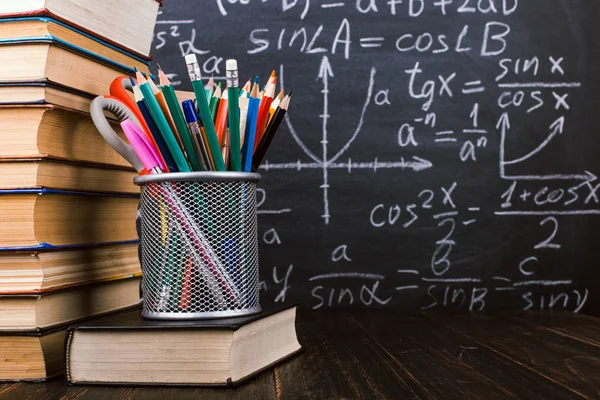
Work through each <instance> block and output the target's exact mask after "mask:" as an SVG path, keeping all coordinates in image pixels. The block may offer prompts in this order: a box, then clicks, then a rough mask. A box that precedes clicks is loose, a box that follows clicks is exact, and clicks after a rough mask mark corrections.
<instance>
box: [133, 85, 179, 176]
mask: <svg viewBox="0 0 600 400" xmlns="http://www.w3.org/2000/svg"><path fill="white" fill-rule="evenodd" d="M139 86H140V90H141V91H142V94H143V95H144V102H145V103H146V105H147V106H148V111H150V115H151V116H152V119H153V120H154V122H155V123H156V125H157V126H158V130H159V131H160V134H161V135H162V137H163V139H165V142H166V143H167V147H168V148H169V151H170V152H171V155H172V156H173V159H174V160H175V164H177V168H178V169H179V172H191V170H190V166H189V165H188V163H187V161H186V160H185V156H184V155H183V151H181V148H180V147H179V143H177V140H176V139H175V135H174V134H173V131H172V130H171V127H170V126H169V123H168V122H167V119H166V118H165V115H164V114H163V112H162V110H161V109H160V105H159V104H158V101H157V100H156V97H154V93H153V92H152V88H151V87H150V84H149V83H148V82H146V83H143V84H141V85H139Z"/></svg>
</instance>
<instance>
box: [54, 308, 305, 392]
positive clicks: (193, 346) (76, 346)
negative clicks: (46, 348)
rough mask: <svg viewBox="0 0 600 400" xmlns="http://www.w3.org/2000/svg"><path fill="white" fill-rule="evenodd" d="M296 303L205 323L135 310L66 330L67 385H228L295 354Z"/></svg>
mask: <svg viewBox="0 0 600 400" xmlns="http://www.w3.org/2000/svg"><path fill="white" fill-rule="evenodd" d="M295 320H296V307H290V308H285V309H284V308H279V309H273V310H271V311H263V312H262V313H260V314H257V315H254V316H249V317H241V318H228V319H214V320H205V321H201V320H198V321H153V320H145V319H143V318H142V316H141V313H140V311H132V312H128V313H122V314H118V315H114V316H109V317H106V318H101V319H97V320H92V321H88V322H86V323H82V324H79V325H76V326H72V327H71V328H69V330H68V332H67V339H66V340H67V346H66V349H65V351H66V360H65V362H66V378H67V381H68V382H69V383H72V384H81V385H87V384H121V385H127V384H143V385H232V384H236V383H239V382H240V381H243V380H244V379H247V378H249V377H251V376H253V375H255V374H257V373H258V372H260V371H262V370H264V369H266V368H269V367H271V366H273V365H274V364H276V363H278V362H280V361H282V360H284V359H285V358H287V357H290V356H291V355H292V354H295V353H297V352H298V351H300V349H301V346H300V344H299V343H298V339H297V336H296V327H295Z"/></svg>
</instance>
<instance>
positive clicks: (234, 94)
mask: <svg viewBox="0 0 600 400" xmlns="http://www.w3.org/2000/svg"><path fill="white" fill-rule="evenodd" d="M225 73H226V76H227V92H228V96H229V100H228V108H229V118H228V119H229V142H230V147H231V149H232V150H230V151H229V158H230V160H229V161H230V162H229V166H230V169H231V170H232V171H241V170H242V162H241V154H240V150H238V149H239V148H240V105H239V100H240V94H239V88H238V86H239V80H238V65H237V61H236V60H233V59H230V60H227V62H226V63H225Z"/></svg>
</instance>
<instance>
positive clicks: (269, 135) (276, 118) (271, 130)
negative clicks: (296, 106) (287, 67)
mask: <svg viewBox="0 0 600 400" xmlns="http://www.w3.org/2000/svg"><path fill="white" fill-rule="evenodd" d="M291 98H292V92H290V93H289V94H288V95H287V96H285V97H284V98H283V100H281V103H280V104H279V108H277V111H276V112H275V114H274V115H273V120H272V121H271V123H270V124H269V126H268V128H267V131H266V132H265V134H264V137H263V140H261V142H260V145H259V146H258V149H257V150H256V152H255V153H254V158H253V160H252V170H253V171H256V170H257V169H258V167H259V166H260V163H261V162H262V160H263V158H264V157H265V154H266V153H267V150H268V149H269V146H270V144H271V141H272V140H273V137H274V136H275V133H277V130H278V129H279V125H281V121H283V117H285V114H286V112H287V109H288V108H289V105H290V100H291Z"/></svg>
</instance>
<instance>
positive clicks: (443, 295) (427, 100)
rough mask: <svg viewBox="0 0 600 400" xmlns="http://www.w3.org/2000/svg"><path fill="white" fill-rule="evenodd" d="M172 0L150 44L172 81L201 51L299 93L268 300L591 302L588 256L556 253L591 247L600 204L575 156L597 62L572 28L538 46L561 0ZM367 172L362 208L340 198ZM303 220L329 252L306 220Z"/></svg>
mask: <svg viewBox="0 0 600 400" xmlns="http://www.w3.org/2000/svg"><path fill="white" fill-rule="evenodd" d="M173 3H175V4H174V5H171V4H167V5H166V6H165V8H164V11H162V12H161V13H160V15H159V18H158V23H157V27H156V31H155V38H154V44H153V53H154V56H155V58H156V59H157V60H158V61H159V62H160V63H161V66H163V69H164V70H165V71H166V72H169V74H168V76H169V78H170V79H171V81H172V82H173V84H174V85H175V86H179V87H180V88H181V89H186V88H188V86H189V83H188V82H187V80H186V75H185V70H184V68H185V66H184V65H181V64H182V63H181V57H183V56H185V55H187V54H190V53H195V54H198V56H199V59H200V60H201V62H202V71H203V74H204V76H206V77H209V76H212V77H213V78H214V79H215V80H216V81H217V82H219V81H222V80H224V65H225V60H226V59H227V58H229V57H231V56H235V57H236V58H238V60H241V65H244V63H247V64H252V65H253V66H257V65H260V68H261V70H262V69H265V70H266V69H268V68H276V69H277V74H278V78H279V82H278V83H279V84H280V86H281V87H282V88H284V89H286V90H287V89H288V86H289V88H293V89H294V103H295V104H294V105H293V106H292V109H291V110H290V112H288V113H287V115H286V117H285V122H286V123H285V125H286V128H287V131H285V132H283V133H282V136H283V135H285V136H287V137H286V138H285V139H283V138H278V139H277V140H282V141H283V140H285V144H284V145H282V147H284V146H285V151H284V152H281V153H280V154H284V155H285V157H282V156H281V155H279V154H277V150H272V153H271V152H270V153H269V154H268V155H267V160H265V161H264V163H263V165H262V167H261V170H260V171H259V172H261V174H262V175H263V177H264V180H265V183H264V185H263V186H262V187H261V189H259V193H258V210H259V211H258V212H259V215H261V230H262V232H261V237H260V243H261V258H262V259H265V258H266V259H267V260H269V262H270V263H271V265H268V264H267V265H264V264H262V272H261V274H262V275H261V276H262V277H263V278H264V279H263V281H262V282H261V289H262V290H263V296H266V298H268V299H272V300H275V301H281V302H285V301H299V302H301V303H305V304H307V305H310V306H311V307H312V308H313V309H321V308H328V307H343V306H362V307H384V306H385V307H398V305H399V304H402V303H403V302H407V301H409V300H410V304H411V307H412V308H416V307H418V308H420V309H422V310H427V309H431V308H451V309H457V310H470V311H484V310H485V309H486V305H487V307H488V308H489V307H490V306H489V304H501V303H504V302H506V303H507V304H511V306H510V307H511V308H521V309H524V310H528V309H553V308H564V309H569V310H572V311H576V312H577V311H580V310H581V309H582V308H583V307H584V305H585V304H586V302H587V301H588V297H589V295H590V288H589V287H588V286H587V284H586V282H582V281H581V280H579V279H577V277H576V276H574V275H578V274H574V269H573V268H575V269H577V268H585V267H586V266H584V265H581V266H572V265H568V267H566V268H563V269H562V270H561V268H558V264H557V263H559V262H563V261H564V260H570V259H569V258H568V257H569V256H570V255H572V253H573V252H576V250H574V249H573V243H572V241H569V240H568V235H570V233H569V232H571V231H572V229H573V225H574V224H576V223H580V222H581V219H582V218H591V220H590V221H589V222H586V223H590V224H597V222H596V220H595V219H594V218H596V217H595V215H596V214H600V207H599V203H600V193H598V189H599V188H600V182H598V178H597V176H596V175H595V171H596V170H597V167H596V166H595V163H594V160H593V159H586V158H585V157H574V156H572V155H564V154H566V153H569V152H568V151H567V150H565V149H568V148H570V147H572V146H574V145H575V146H582V144H581V143H580V141H581V138H582V137H585V135H582V134H581V132H580V131H581V126H585V124H582V123H581V120H582V119H584V118H586V116H585V115H583V116H582V114H581V109H582V108H583V107H584V106H583V105H584V104H585V103H586V101H587V100H586V97H585V96H586V85H585V82H584V79H583V78H584V76H582V71H583V69H582V68H583V67H582V63H583V62H584V61H582V60H583V59H579V58H577V57H578V55H577V54H578V53H577V52H575V53H574V52H573V49H572V48H570V46H569V41H568V40H562V41H560V40H559V39H560V38H562V36H561V35H560V34H558V35H556V38H557V39H556V40H557V42H556V43H552V45H545V44H539V43H540V42H539V40H540V38H544V40H545V41H547V40H550V39H547V35H549V34H548V32H547V31H548V29H550V30H553V28H552V27H548V26H543V27H536V26H532V25H531V21H530V20H529V19H530V18H532V14H533V11H535V10H536V9H537V8H540V7H550V8H551V7H552V6H550V5H549V4H550V3H552V4H554V3H557V4H554V5H555V6H556V10H555V14H554V15H555V16H556V18H557V19H558V20H563V18H561V16H560V13H561V10H560V7H558V2H542V1H535V0H532V1H530V2H527V4H526V3H525V2H524V1H523V0H521V1H519V0H460V1H457V0H454V1H453V0H385V1H384V0H380V1H378V0H354V1H340V2H332V1H318V0H214V1H213V2H208V3H209V4H207V5H206V6H204V9H203V10H202V13H201V12H200V11H197V12H196V11H195V10H193V9H191V8H189V7H190V6H189V5H186V4H185V2H183V1H179V2H177V1H173ZM534 3H535V4H534ZM576 3H578V5H573V7H585V5H584V4H583V3H584V2H576ZM171 7H172V8H171ZM548 13H549V12H548ZM200 14H202V15H200ZM206 21H212V22H211V23H209V24H206ZM233 25H235V26H236V29H235V30H234V33H232V35H233V36H229V37H227V38H222V37H221V36H220V33H219V32H221V30H222V29H223V27H224V26H233ZM556 29H558V28H556ZM550 36H551V35H550ZM551 37H552V36H551ZM573 54H575V55H573ZM272 63H276V64H275V65H272ZM263 72H264V71H263ZM242 74H243V72H242ZM188 89H189V88H188ZM298 104H303V105H306V107H303V106H298ZM294 107H299V108H301V109H302V113H300V112H298V111H297V108H294ZM588 118H589V117H588ZM573 137H575V138H573ZM575 158H577V160H576V162H575V161H573V160H574V159H575ZM554 160H557V161H556V162H555V161H554ZM283 173H285V176H286V179H292V180H294V181H301V182H305V183H306V185H305V186H304V187H305V188H308V189H304V192H303V193H302V194H301V197H302V200H301V201H298V200H296V198H298V197H300V194H298V196H293V195H291V194H290V193H289V192H290V191H293V189H294V188H293V187H292V186H287V187H285V186H282V184H281V181H279V183H278V184H277V185H276V188H272V187H271V186H270V185H269V180H271V179H279V178H278V177H280V176H281V175H280V174H283ZM278 174H279V175H278ZM290 176H293V178H289V177H290ZM398 182H402V183H403V184H402V185H398ZM352 185H356V186H357V187H360V188H362V190H360V191H359V193H360V194H358V195H356V196H355V197H357V198H353V199H352V200H351V204H352V205H351V206H350V205H348V204H346V200H345V199H346V197H344V196H341V195H339V193H347V191H348V190H347V188H348V187H350V186H352ZM367 187H368V188H369V189H366V188H367ZM373 188H377V189H376V190H373ZM280 199H281V200H280ZM307 210H309V211H307ZM313 210H319V211H318V214H317V215H314V212H313ZM303 219H307V220H310V224H311V225H310V228H304V229H307V230H310V231H313V232H316V236H315V238H314V242H313V243H312V246H313V247H315V248H318V250H316V251H314V252H311V249H305V250H306V251H304V252H301V251H298V250H297V249H298V247H302V246H307V243H311V242H310V238H308V239H307V238H304V237H302V238H299V237H300V236H302V233H300V232H294V233H293V234H292V233H291V232H292V230H291V228H290V226H291V225H295V224H296V223H297V221H298V220H303ZM316 220H318V221H319V223H318V224H315V221H316ZM523 221H527V222H523ZM586 221H587V220H586ZM307 223H309V222H307ZM521 224H525V225H523V226H526V227H527V236H526V238H524V237H519V238H520V239H521V240H519V241H518V246H512V245H511V243H514V242H517V241H516V240H515V239H513V238H512V237H511V235H509V234H508V233H507V232H512V235H513V236H515V237H516V236H519V235H520V230H519V229H520V228H519V227H520V225H521ZM496 225H498V226H499V227H496ZM565 227H567V228H565ZM282 232H284V233H285V234H282ZM329 232H342V233H339V235H337V236H336V234H333V233H332V234H330V233H329ZM493 235H495V236H496V237H495V238H494V239H489V240H488V242H489V243H492V245H490V244H489V243H488V244H486V243H478V240H480V241H482V242H485V240H483V239H484V238H487V237H488V236H490V237H491V236H493ZM504 236H506V237H504ZM359 237H360V238H359ZM416 237H418V238H419V239H418V243H417V244H413V245H411V246H410V247H409V248H408V250H409V251H407V250H406V249H407V248H406V247H403V246H407V245H405V244H404V242H410V241H411V239H410V238H412V240H413V242H414V241H415V239H414V238H416ZM407 238H409V239H407ZM400 239H402V240H400ZM474 243H477V244H474ZM503 243H506V245H504V244H503ZM581 246H583V248H585V246H587V245H586V244H585V243H583V244H579V247H578V248H581ZM290 248H292V249H295V250H294V251H289V249H290ZM290 253H293V254H295V255H294V256H290V255H288V254H290ZM406 253H410V254H411V255H410V256H408V255H406ZM264 254H267V257H265V256H264ZM355 254H358V255H357V256H355ZM504 255H505V256H504ZM370 259H371V260H375V262H373V263H372V264H371V263H369V262H368V261H367V260H370ZM274 260H277V261H276V262H274ZM482 260H485V262H483V261H482ZM557 260H560V261H557ZM290 299H291V300H290Z"/></svg>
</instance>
